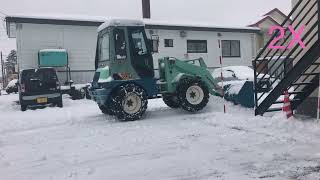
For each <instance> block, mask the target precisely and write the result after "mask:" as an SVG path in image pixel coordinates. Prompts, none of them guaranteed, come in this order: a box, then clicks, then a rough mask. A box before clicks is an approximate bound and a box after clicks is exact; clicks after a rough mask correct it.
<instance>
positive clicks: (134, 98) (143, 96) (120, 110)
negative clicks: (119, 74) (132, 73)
mask: <svg viewBox="0 0 320 180" xmlns="http://www.w3.org/2000/svg"><path fill="white" fill-rule="evenodd" d="M111 101H112V102H113V103H114V104H113V106H114V113H115V115H116V116H117V118H118V119H119V120H123V121H135V120H138V119H141V117H142V116H143V115H144V113H145V112H146V110H147V106H148V96H147V93H146V91H145V90H144V89H142V88H141V87H140V86H137V85H135V84H126V85H122V86H120V87H119V88H118V89H117V90H116V91H115V93H114V95H112V98H111Z"/></svg>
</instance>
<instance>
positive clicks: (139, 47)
mask: <svg viewBox="0 0 320 180" xmlns="http://www.w3.org/2000/svg"><path fill="white" fill-rule="evenodd" d="M131 36H132V40H133V47H134V53H135V55H145V54H147V53H148V51H147V46H146V42H145V39H144V36H143V32H142V31H141V30H137V31H134V32H132V34H131Z"/></svg>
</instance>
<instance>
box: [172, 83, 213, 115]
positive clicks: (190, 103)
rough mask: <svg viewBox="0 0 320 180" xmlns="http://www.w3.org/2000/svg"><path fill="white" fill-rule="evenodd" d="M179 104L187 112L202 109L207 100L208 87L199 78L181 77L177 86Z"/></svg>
mask: <svg viewBox="0 0 320 180" xmlns="http://www.w3.org/2000/svg"><path fill="white" fill-rule="evenodd" d="M177 95H178V100H179V103H180V106H181V107H182V109H184V110H186V111H188V112H197V111H200V110H202V109H203V108H204V107H206V105H207V104H208V102H209V90H208V87H207V86H206V85H205V84H204V83H203V82H202V81H201V80H199V79H190V78H185V79H182V80H181V81H180V83H179V85H178V87H177Z"/></svg>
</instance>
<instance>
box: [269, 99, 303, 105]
mask: <svg viewBox="0 0 320 180" xmlns="http://www.w3.org/2000/svg"><path fill="white" fill-rule="evenodd" d="M299 101H301V99H291V100H290V102H291V103H292V102H299ZM283 103H284V101H276V102H274V103H273V104H283Z"/></svg>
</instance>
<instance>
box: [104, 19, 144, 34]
mask: <svg viewBox="0 0 320 180" xmlns="http://www.w3.org/2000/svg"><path fill="white" fill-rule="evenodd" d="M110 26H115V27H117V26H144V22H143V21H142V20H133V19H110V20H107V21H106V22H104V23H103V24H102V25H100V26H99V28H98V32H100V31H102V30H103V29H105V28H106V27H110Z"/></svg>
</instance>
